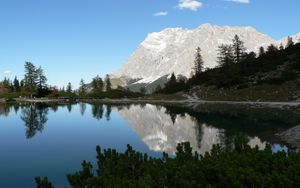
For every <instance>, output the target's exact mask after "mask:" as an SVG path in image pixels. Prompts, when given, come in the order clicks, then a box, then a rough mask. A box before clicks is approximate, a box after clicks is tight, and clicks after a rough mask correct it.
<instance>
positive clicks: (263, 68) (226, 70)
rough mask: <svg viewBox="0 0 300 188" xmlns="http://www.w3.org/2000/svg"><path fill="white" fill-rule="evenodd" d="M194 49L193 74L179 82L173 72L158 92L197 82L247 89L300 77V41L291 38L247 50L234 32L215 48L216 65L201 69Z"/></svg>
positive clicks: (177, 89) (199, 58)
mask: <svg viewBox="0 0 300 188" xmlns="http://www.w3.org/2000/svg"><path fill="white" fill-rule="evenodd" d="M200 52H201V50H200V48H198V49H197V52H196V55H195V62H194V67H195V68H194V73H193V76H192V77H191V78H190V79H189V80H187V81H178V79H176V76H175V74H172V76H171V78H170V79H169V81H168V82H167V83H166V84H165V87H164V88H160V87H159V88H157V89H156V92H157V93H175V92H178V91H183V90H187V89H190V88H191V87H193V86H196V85H204V86H214V87H216V88H219V89H220V88H237V89H240V88H247V87H250V86H253V85H261V84H282V83H284V82H286V81H290V80H295V79H297V78H299V76H300V43H297V44H295V43H294V42H293V40H292V38H291V37H289V38H288V42H287V45H286V46H285V47H283V46H281V47H279V48H277V47H276V46H275V45H273V44H271V45H270V46H268V47H267V49H264V47H260V49H259V54H258V55H257V54H256V53H254V52H249V53H247V49H246V48H245V46H244V42H243V41H241V40H240V38H239V37H238V36H237V35H236V36H235V37H234V39H233V40H232V44H230V45H221V46H219V50H218V64H219V66H217V67H216V68H213V69H207V70H203V63H204V62H203V60H202V57H201V54H200Z"/></svg>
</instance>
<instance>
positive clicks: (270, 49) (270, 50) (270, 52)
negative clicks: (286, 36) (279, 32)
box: [266, 44, 278, 54]
mask: <svg viewBox="0 0 300 188" xmlns="http://www.w3.org/2000/svg"><path fill="white" fill-rule="evenodd" d="M276 51H278V48H277V47H276V46H274V45H273V44H271V45H270V46H268V49H267V52H266V53H267V54H272V53H274V52H276Z"/></svg>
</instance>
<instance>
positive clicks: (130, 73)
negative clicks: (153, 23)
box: [114, 24, 300, 85]
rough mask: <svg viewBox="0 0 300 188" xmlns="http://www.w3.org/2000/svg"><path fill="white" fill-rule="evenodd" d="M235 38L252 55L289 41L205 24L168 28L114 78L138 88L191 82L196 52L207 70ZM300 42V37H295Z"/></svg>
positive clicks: (143, 46) (147, 42)
mask: <svg viewBox="0 0 300 188" xmlns="http://www.w3.org/2000/svg"><path fill="white" fill-rule="evenodd" d="M234 35H238V36H239V37H240V38H241V40H242V41H244V42H245V47H246V48H247V49H248V51H254V52H258V49H259V47H260V46H263V47H267V46H269V45H270V44H274V45H277V46H279V45H280V44H283V45H285V44H286V41H287V37H285V38H283V39H282V40H280V41H276V40H274V39H272V38H271V37H269V36H267V35H265V34H263V33H260V32H258V31H256V30H255V29H254V28H252V27H231V26H217V25H211V24H203V25H201V26H200V27H198V28H196V29H191V30H189V29H183V28H168V29H165V30H163V31H161V32H155V33H150V34H149V35H148V36H147V38H146V39H145V40H144V41H143V42H142V43H141V44H140V46H139V47H138V49H137V50H136V51H135V52H134V53H133V55H132V56H131V57H130V58H129V60H128V61H127V63H126V64H125V65H124V66H123V67H122V68H121V69H120V70H119V71H117V72H116V73H115V74H114V75H115V76H116V77H124V76H125V77H129V78H134V79H139V80H138V81H137V82H136V83H134V84H137V85H139V84H151V83H152V82H154V81H155V80H158V79H159V78H161V77H163V76H166V75H169V74H171V73H173V72H174V73H175V74H176V75H182V76H184V77H187V78H189V77H190V76H191V73H192V68H193V61H194V55H195V52H196V48H197V47H200V48H201V49H202V52H201V53H202V56H203V60H204V62H205V65H204V66H205V67H206V68H213V67H215V66H216V65H217V56H218V52H217V51H218V47H219V46H220V45H221V44H231V42H232V39H233V37H234ZM292 37H293V39H294V42H300V34H298V35H295V36H292Z"/></svg>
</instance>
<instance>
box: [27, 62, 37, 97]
mask: <svg viewBox="0 0 300 188" xmlns="http://www.w3.org/2000/svg"><path fill="white" fill-rule="evenodd" d="M24 67H25V76H24V83H25V87H26V90H27V91H28V92H29V93H30V96H31V97H32V95H33V94H34V93H35V92H36V90H37V87H36V85H37V81H38V74H37V70H36V67H35V66H34V65H33V64H32V63H31V62H25V66H24Z"/></svg>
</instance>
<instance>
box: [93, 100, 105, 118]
mask: <svg viewBox="0 0 300 188" xmlns="http://www.w3.org/2000/svg"><path fill="white" fill-rule="evenodd" d="M103 112H104V108H103V104H92V114H93V117H94V118H96V119H97V120H101V119H102V117H103Z"/></svg>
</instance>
